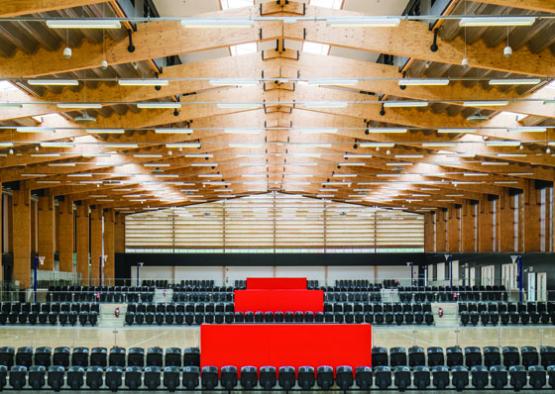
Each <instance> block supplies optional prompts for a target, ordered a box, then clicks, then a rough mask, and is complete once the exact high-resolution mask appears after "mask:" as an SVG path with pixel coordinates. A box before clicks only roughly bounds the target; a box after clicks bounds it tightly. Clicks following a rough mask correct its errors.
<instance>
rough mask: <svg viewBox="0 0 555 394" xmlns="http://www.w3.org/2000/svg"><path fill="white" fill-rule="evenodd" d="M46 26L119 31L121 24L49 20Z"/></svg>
mask: <svg viewBox="0 0 555 394" xmlns="http://www.w3.org/2000/svg"><path fill="white" fill-rule="evenodd" d="M46 26H48V27H49V28H51V29H121V22H120V21H119V20H103V19H49V20H47V21H46Z"/></svg>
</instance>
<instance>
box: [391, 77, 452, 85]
mask: <svg viewBox="0 0 555 394" xmlns="http://www.w3.org/2000/svg"><path fill="white" fill-rule="evenodd" d="M449 82H450V81H449V79H427V78H403V79H400V80H399V86H446V85H449Z"/></svg>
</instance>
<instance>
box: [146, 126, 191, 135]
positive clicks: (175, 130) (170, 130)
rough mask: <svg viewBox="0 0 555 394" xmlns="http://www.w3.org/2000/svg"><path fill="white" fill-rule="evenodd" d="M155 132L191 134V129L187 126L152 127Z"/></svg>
mask: <svg viewBox="0 0 555 394" xmlns="http://www.w3.org/2000/svg"><path fill="white" fill-rule="evenodd" d="M154 132H155V133H156V134H192V133H193V129H189V128H177V127H176V128H167V129H154Z"/></svg>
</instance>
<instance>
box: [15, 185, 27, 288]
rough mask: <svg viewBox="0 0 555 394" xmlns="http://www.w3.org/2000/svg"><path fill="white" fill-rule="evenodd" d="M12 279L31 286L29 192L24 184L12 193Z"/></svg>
mask: <svg viewBox="0 0 555 394" xmlns="http://www.w3.org/2000/svg"><path fill="white" fill-rule="evenodd" d="M13 222H14V224H15V223H17V225H16V226H15V225H14V227H16V228H13V234H14V237H13V279H14V280H16V281H19V284H20V287H21V288H28V287H30V285H31V192H30V190H29V187H28V185H27V184H26V183H25V182H21V183H20V184H19V189H17V190H14V191H13Z"/></svg>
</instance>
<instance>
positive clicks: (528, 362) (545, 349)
mask: <svg viewBox="0 0 555 394" xmlns="http://www.w3.org/2000/svg"><path fill="white" fill-rule="evenodd" d="M372 365H373V366H390V367H398V366H408V367H411V368H414V367H417V366H423V365H427V366H429V367H433V366H436V365H445V366H447V367H450V368H451V367H456V366H466V367H468V368H471V367H474V366H485V367H487V368H490V367H493V366H495V365H503V366H505V367H507V368H509V367H512V366H518V365H522V366H523V367H525V368H529V367H531V366H534V365H542V366H543V367H545V368H547V367H548V366H550V365H555V347H553V346H542V347H540V349H539V351H538V349H537V348H536V347H534V346H522V347H521V348H520V349H519V348H518V347H516V346H503V347H501V348H499V347H498V346H486V347H484V348H483V349H480V348H479V347H478V346H467V347H465V348H464V349H463V348H461V347H460V346H450V347H448V348H446V349H445V350H444V349H443V348H442V347H439V346H431V347H428V348H427V349H424V348H423V347H420V346H412V347H410V348H409V349H408V351H407V349H406V348H404V347H393V348H391V349H389V351H388V349H387V348H384V347H378V346H376V347H373V348H372Z"/></svg>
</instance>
